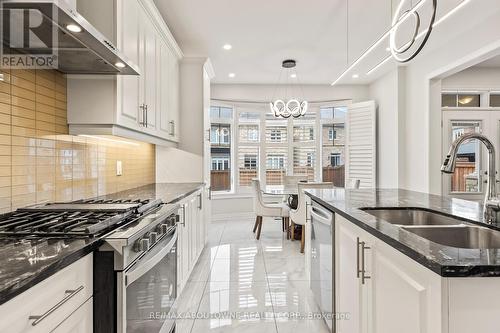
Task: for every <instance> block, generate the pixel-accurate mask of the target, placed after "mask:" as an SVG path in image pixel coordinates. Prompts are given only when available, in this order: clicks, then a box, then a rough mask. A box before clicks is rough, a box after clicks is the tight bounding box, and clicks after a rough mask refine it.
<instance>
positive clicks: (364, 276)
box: [361, 242, 371, 284]
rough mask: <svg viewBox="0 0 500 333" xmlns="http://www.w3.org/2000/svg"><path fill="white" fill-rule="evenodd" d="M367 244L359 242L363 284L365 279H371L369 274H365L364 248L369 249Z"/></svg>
mask: <svg viewBox="0 0 500 333" xmlns="http://www.w3.org/2000/svg"><path fill="white" fill-rule="evenodd" d="M370 249H371V248H370V247H369V246H366V243H365V242H361V284H365V280H368V279H371V276H369V275H366V267H365V250H370Z"/></svg>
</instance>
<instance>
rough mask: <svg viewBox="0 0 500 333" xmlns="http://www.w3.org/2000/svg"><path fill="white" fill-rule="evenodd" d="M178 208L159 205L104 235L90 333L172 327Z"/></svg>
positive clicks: (97, 256) (152, 332) (131, 332)
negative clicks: (157, 207)
mask: <svg viewBox="0 0 500 333" xmlns="http://www.w3.org/2000/svg"><path fill="white" fill-rule="evenodd" d="M179 208H180V206H179V205H163V206H162V207H161V208H160V209H158V210H155V211H154V212H151V213H149V214H147V215H145V216H144V217H142V218H141V219H138V220H136V221H134V222H132V223H129V224H126V225H124V226H122V227H119V228H118V229H116V230H115V231H113V232H112V233H110V234H108V235H107V236H106V237H104V241H105V244H104V245H103V246H102V247H101V248H100V250H99V252H97V253H95V255H94V262H95V264H94V266H95V268H94V269H95V271H94V274H95V278H94V289H95V291H94V304H96V306H95V308H94V332H95V333H100V332H106V333H109V332H119V333H134V332H148V333H156V332H170V331H171V330H172V329H173V327H174V323H175V321H174V320H173V318H172V319H171V318H170V314H171V311H172V310H173V307H174V304H175V301H176V297H177V228H176V224H177V223H178V222H179V221H180V218H181V217H180V215H179ZM110 318H111V320H110Z"/></svg>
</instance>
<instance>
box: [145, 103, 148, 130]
mask: <svg viewBox="0 0 500 333" xmlns="http://www.w3.org/2000/svg"><path fill="white" fill-rule="evenodd" d="M145 113H146V117H145V120H144V126H145V127H146V128H148V105H147V104H146V109H145Z"/></svg>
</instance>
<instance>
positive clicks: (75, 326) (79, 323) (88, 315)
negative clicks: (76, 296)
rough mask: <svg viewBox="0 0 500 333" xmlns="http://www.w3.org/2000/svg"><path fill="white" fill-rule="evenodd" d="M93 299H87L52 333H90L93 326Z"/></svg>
mask: <svg viewBox="0 0 500 333" xmlns="http://www.w3.org/2000/svg"><path fill="white" fill-rule="evenodd" d="M93 304H94V303H93V298H90V299H88V300H87V301H86V302H85V303H84V304H83V305H82V306H80V307H79V308H78V309H77V310H76V311H75V312H73V313H72V314H71V315H70V316H69V317H68V318H66V319H65V320H64V321H63V322H62V323H61V324H60V325H59V326H57V327H56V329H55V330H53V331H52V332H53V333H92V332H93V330H94V325H93V321H92V319H93V312H94V307H93Z"/></svg>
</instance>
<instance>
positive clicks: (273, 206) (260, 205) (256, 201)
mask: <svg viewBox="0 0 500 333" xmlns="http://www.w3.org/2000/svg"><path fill="white" fill-rule="evenodd" d="M252 188H253V191H254V198H253V210H254V213H255V224H254V226H253V232H254V233H255V232H256V231H257V235H256V236H257V239H260V232H261V230H262V218H263V217H281V221H282V223H283V224H287V225H288V220H289V216H290V208H289V207H288V206H287V205H286V203H284V202H283V203H266V202H264V199H263V197H262V190H261V187H260V181H259V180H258V179H252Z"/></svg>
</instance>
